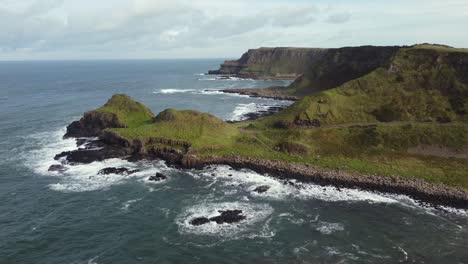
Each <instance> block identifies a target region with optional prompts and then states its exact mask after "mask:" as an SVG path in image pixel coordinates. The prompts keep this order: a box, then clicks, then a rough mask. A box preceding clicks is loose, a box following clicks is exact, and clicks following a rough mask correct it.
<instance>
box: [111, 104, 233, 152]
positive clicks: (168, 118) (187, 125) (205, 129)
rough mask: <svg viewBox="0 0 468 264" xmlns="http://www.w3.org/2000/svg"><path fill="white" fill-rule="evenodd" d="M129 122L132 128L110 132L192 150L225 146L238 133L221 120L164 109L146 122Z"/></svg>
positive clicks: (189, 112) (198, 113)
mask: <svg viewBox="0 0 468 264" xmlns="http://www.w3.org/2000/svg"><path fill="white" fill-rule="evenodd" d="M138 121H139V120H138ZM133 122H134V124H136V125H134V126H130V127H127V128H115V129H113V130H114V131H116V132H118V133H119V134H120V135H121V136H123V137H125V138H129V139H150V138H165V139H170V140H176V141H183V142H188V143H190V144H191V146H192V148H193V149H194V150H196V149H198V148H203V147H211V148H214V147H218V146H225V145H226V144H229V142H230V138H231V137H232V136H233V135H235V134H236V133H238V131H237V129H235V128H234V127H232V126H229V124H227V123H225V122H224V121H222V120H221V119H219V118H217V117H215V116H213V115H210V114H207V113H201V112H198V111H193V110H181V111H178V110H175V109H167V110H164V111H163V112H161V113H159V114H158V115H157V116H156V117H155V118H152V119H151V121H150V122H143V123H138V122H137V121H136V120H135V121H133Z"/></svg>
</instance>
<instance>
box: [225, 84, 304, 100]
mask: <svg viewBox="0 0 468 264" xmlns="http://www.w3.org/2000/svg"><path fill="white" fill-rule="evenodd" d="M220 92H222V93H229V94H240V95H248V96H249V97H255V98H268V99H274V100H285V101H296V100H299V97H297V96H293V95H290V94H288V93H287V87H285V86H272V87H266V88H256V89H224V90H220Z"/></svg>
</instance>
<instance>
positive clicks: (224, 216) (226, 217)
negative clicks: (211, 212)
mask: <svg viewBox="0 0 468 264" xmlns="http://www.w3.org/2000/svg"><path fill="white" fill-rule="evenodd" d="M218 212H219V213H221V215H218V216H215V217H212V218H210V221H213V222H216V223H217V224H219V225H220V224H224V223H227V224H232V223H238V222H240V221H242V220H244V219H245V218H246V216H245V215H242V210H227V211H218Z"/></svg>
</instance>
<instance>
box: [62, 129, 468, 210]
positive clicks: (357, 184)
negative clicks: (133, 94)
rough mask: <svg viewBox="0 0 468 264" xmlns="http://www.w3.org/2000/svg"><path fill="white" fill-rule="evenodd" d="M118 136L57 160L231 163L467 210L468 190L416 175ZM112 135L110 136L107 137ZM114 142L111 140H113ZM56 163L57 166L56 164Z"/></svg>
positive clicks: (280, 175)
mask: <svg viewBox="0 0 468 264" xmlns="http://www.w3.org/2000/svg"><path fill="white" fill-rule="evenodd" d="M112 135H114V136H117V138H115V140H111V141H109V139H107V140H104V141H103V140H102V139H100V140H99V141H100V145H101V146H102V147H101V148H100V149H77V150H75V151H71V152H66V153H61V154H58V155H57V156H56V160H58V161H61V162H62V163H65V164H67V163H68V164H74V163H91V162H93V161H101V160H104V159H107V158H124V159H128V160H131V161H137V160H158V159H161V160H164V161H166V162H167V164H168V165H170V166H174V167H177V168H182V169H203V168H205V167H207V166H210V165H229V166H231V167H233V168H235V169H243V168H245V169H251V170H253V171H255V172H257V173H261V174H269V175H271V176H273V177H278V178H280V179H285V180H287V179H295V180H298V181H301V182H308V183H314V184H319V185H322V186H335V187H337V188H352V189H361V190H368V191H379V192H385V193H393V194H403V195H408V196H409V197H411V198H414V199H416V200H418V201H421V202H423V203H427V204H430V205H432V206H435V207H437V206H449V207H454V208H460V209H468V190H465V189H462V188H455V187H450V186H446V185H441V184H432V183H428V182H425V181H423V180H420V179H416V178H406V177H400V176H381V175H360V174H357V173H349V172H344V171H340V170H333V169H322V168H316V167H314V166H312V165H308V164H302V163H292V162H284V161H276V160H264V159H257V158H249V157H240V156H223V157H217V156H211V157H199V156H197V155H195V154H193V153H190V150H187V151H184V152H182V151H176V150H172V149H169V148H165V149H160V148H154V147H152V148H149V149H146V148H145V147H144V145H143V144H141V142H138V141H133V142H130V141H127V140H123V139H122V138H121V137H118V135H116V134H112ZM107 137H109V135H108V136H107ZM111 142H112V143H111ZM53 166H54V165H53Z"/></svg>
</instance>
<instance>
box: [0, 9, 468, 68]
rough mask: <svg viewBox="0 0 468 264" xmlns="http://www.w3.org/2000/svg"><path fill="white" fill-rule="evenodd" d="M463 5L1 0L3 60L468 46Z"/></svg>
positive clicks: (0, 30) (236, 54) (215, 55)
mask: <svg viewBox="0 0 468 264" xmlns="http://www.w3.org/2000/svg"><path fill="white" fill-rule="evenodd" d="M432 6H437V9H436V8H432ZM441 10H442V11H441ZM462 10H468V4H467V3H464V1H460V0H446V1H444V4H441V3H440V2H434V3H432V2H431V4H427V5H424V6H421V5H420V3H419V2H418V1H417V0H407V1H403V0H396V1H394V2H393V1H392V2H391V3H389V2H385V3H384V2H380V1H368V0H360V1H358V2H357V3H352V4H351V3H349V2H344V1H336V0H329V1H327V0H321V1H316V2H314V4H311V3H310V2H308V1H304V0H288V1H287V0H275V1H266V0H258V1H251V0H249V1H248V0H237V1H215V0H197V1H189V0H100V1H95V0H80V1H73V0H22V1H17V0H0V23H1V24H2V28H1V29H0V58H4V59H5V58H6V59H22V58H117V57H119V58H120V57H123V58H134V57H136V58H148V57H201V56H203V57H219V56H238V55H239V54H241V53H242V52H243V51H244V50H245V49H247V48H255V47H259V46H321V47H327V46H328V47H334V46H349V45H362V44H413V43H415V42H416V41H421V40H427V42H429V41H431V42H439V43H447V44H450V45H454V46H457V45H458V46H460V45H465V46H468V36H467V33H464V32H466V30H463V29H462V28H463V26H461V25H465V24H468V17H467V16H466V11H462ZM448 14H449V15H448ZM432 24H434V25H432ZM426 29H431V30H426ZM448 29H450V30H448ZM383 33H385V34H383Z"/></svg>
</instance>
